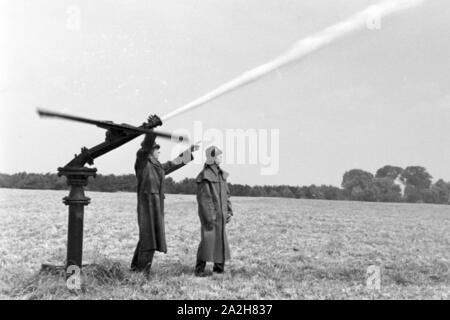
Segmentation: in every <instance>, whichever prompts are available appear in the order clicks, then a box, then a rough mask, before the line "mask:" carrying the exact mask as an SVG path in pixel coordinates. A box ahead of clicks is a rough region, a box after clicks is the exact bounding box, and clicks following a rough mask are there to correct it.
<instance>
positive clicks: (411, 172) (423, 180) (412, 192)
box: [401, 166, 433, 202]
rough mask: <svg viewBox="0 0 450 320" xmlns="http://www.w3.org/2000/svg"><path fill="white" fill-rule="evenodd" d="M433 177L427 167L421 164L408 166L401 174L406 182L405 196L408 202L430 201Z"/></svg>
mask: <svg viewBox="0 0 450 320" xmlns="http://www.w3.org/2000/svg"><path fill="white" fill-rule="evenodd" d="M432 178H433V177H432V176H431V175H430V174H429V173H428V171H427V169H425V168H424V167H419V166H411V167H407V168H406V169H405V170H403V172H402V174H401V179H402V181H404V182H405V184H406V188H405V198H406V201H408V202H430V186H431V183H432V180H431V179H432Z"/></svg>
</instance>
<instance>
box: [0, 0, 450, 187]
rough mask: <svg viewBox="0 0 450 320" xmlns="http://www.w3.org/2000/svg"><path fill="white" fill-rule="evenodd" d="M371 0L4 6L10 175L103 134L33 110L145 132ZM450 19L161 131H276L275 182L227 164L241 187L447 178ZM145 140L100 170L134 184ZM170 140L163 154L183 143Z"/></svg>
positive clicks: (395, 27) (406, 17)
mask: <svg viewBox="0 0 450 320" xmlns="http://www.w3.org/2000/svg"><path fill="white" fill-rule="evenodd" d="M376 2H377V1H370V0H333V1H331V0H328V1H324V0H315V1H300V0H297V1H295V0H245V1H244V0H241V1H238V0H227V1H223V0H209V1H203V0H202V1H200V0H195V1H194V0H164V1H162V0H158V1H156V0H155V1H114V2H113V1H95V2H94V1H76V0H71V1H41V0H39V1H18V0H14V1H1V2H0V47H1V51H0V71H1V72H0V172H3V173H13V172H18V171H29V172H55V171H56V168H57V167H59V166H62V165H64V164H65V163H67V162H68V161H69V160H70V159H71V158H72V157H73V154H74V153H76V152H78V151H79V149H80V148H81V147H82V146H87V147H91V146H93V145H95V144H97V143H100V142H101V141H102V140H103V138H104V131H103V130H101V129H98V128H95V127H90V126H87V125H83V124H77V123H70V122H64V121H57V120H41V119H39V118H38V116H37V115H36V112H35V109H36V107H37V106H41V107H44V108H47V109H52V110H56V111H61V112H68V113H72V114H76V115H82V116H86V117H92V118H95V119H102V120H113V121H117V122H120V123H122V122H127V123H131V124H140V123H142V122H143V121H144V120H145V118H146V117H147V115H148V114H151V113H156V114H159V115H164V114H166V113H168V112H170V111H172V110H174V109H176V108H177V107H179V106H181V105H183V104H185V103H187V102H189V101H191V100H193V99H195V98H197V97H199V96H201V95H203V94H205V93H207V92H208V91H209V90H211V89H214V88H215V87H216V86H218V85H220V84H222V83H223V82H225V81H228V80H230V79H231V78H233V77H234V76H236V75H238V74H240V73H241V72H243V71H245V70H248V69H250V68H252V67H255V66H257V65H259V64H261V63H264V62H265V61H267V60H270V59H271V58H273V57H275V56H277V55H278V54H279V53H281V52H283V51H284V50H286V49H288V48H289V47H290V46H291V45H292V44H293V43H294V42H295V41H297V40H299V39H301V38H303V37H306V36H309V35H311V34H313V33H315V32H317V31H320V30H321V29H323V28H325V27H327V26H329V25H332V24H334V23H336V22H339V21H341V20H342V19H345V18H347V17H348V16H350V15H351V14H353V13H355V12H357V11H359V10H362V9H364V8H366V7H367V6H368V5H370V4H374V3H376ZM78 13H79V17H80V20H79V22H80V24H79V28H77V24H76V22H75V24H74V22H73V20H71V19H72V18H73V15H74V14H75V15H76V14H78ZM449 17H450V4H449V3H448V1H445V0H429V1H427V2H425V4H424V5H422V6H420V7H417V8H414V9H410V10H408V11H405V12H403V13H401V14H398V15H395V16H391V17H389V18H387V19H385V20H382V23H381V29H379V30H369V29H364V30H360V31H358V32H356V33H353V34H352V35H350V36H348V37H346V38H345V39H343V40H341V41H339V42H336V43H335V44H333V45H331V46H329V47H327V48H325V49H323V50H321V51H319V52H317V53H315V54H313V55H311V56H309V57H308V58H307V59H304V60H302V61H301V62H299V63H297V64H294V65H292V66H288V67H286V68H283V69H280V70H279V72H276V73H274V74H272V75H269V76H267V77H265V78H264V79H262V80H261V81H258V82H256V83H254V84H252V85H250V86H248V87H245V88H242V89H241V90H238V91H235V92H233V93H232V94H230V95H227V96H224V97H222V98H220V99H218V100H216V101H214V102H211V103H209V104H207V105H205V106H203V107H201V108H199V109H196V110H195V111H193V112H191V113H188V114H185V115H183V116H180V117H177V118H174V119H173V120H170V121H168V122H167V123H165V124H164V130H166V131H172V130H175V129H179V128H184V129H187V130H193V123H194V122H195V121H201V122H202V125H203V128H204V129H205V130H206V129H211V128H215V129H219V130H226V129H238V128H240V129H267V130H270V129H279V130H280V154H279V165H280V169H279V171H278V173H277V174H275V175H271V176H263V175H261V174H260V169H261V167H260V166H258V165H250V164H246V165H237V164H235V165H231V164H225V165H224V168H225V169H226V170H227V171H229V172H230V173H231V176H230V182H233V183H247V184H293V185H303V184H312V183H315V184H322V183H325V184H334V185H339V184H340V182H341V178H342V175H343V173H344V172H345V171H346V170H348V169H352V168H361V169H364V170H368V171H371V172H374V171H376V169H378V168H379V167H381V166H383V165H385V164H392V165H399V166H403V167H404V166H408V165H422V166H425V167H426V168H427V169H428V170H429V171H430V173H431V174H432V175H433V176H434V177H435V178H444V179H445V180H450V134H449V133H450V132H449V128H450V126H449V122H450V72H449V71H450V41H449V40H450V19H449ZM140 140H141V139H140V138H139V139H137V140H136V141H133V142H131V143H129V144H128V145H126V146H123V147H122V148H120V149H117V150H115V151H113V152H112V153H109V154H107V155H105V156H103V157H101V158H99V159H98V160H97V161H96V164H95V166H96V167H97V168H98V169H99V172H100V173H104V174H108V173H116V174H121V173H132V172H133V163H134V157H135V152H136V149H137V148H138V146H139V142H140ZM160 142H161V144H162V145H163V152H162V160H165V159H168V158H169V156H170V153H171V150H172V147H173V143H172V142H164V141H160ZM200 169H201V164H193V165H190V166H188V167H186V168H183V169H182V170H180V171H178V172H177V173H176V174H174V178H175V179H176V180H179V179H181V178H184V177H192V176H194V175H195V174H196V173H197V172H198V171H199V170H200Z"/></svg>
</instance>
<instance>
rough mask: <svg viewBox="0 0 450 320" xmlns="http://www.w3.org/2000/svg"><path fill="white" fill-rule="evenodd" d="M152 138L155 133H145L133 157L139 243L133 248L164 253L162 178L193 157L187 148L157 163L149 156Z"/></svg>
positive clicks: (153, 139) (152, 142) (165, 246)
mask: <svg viewBox="0 0 450 320" xmlns="http://www.w3.org/2000/svg"><path fill="white" fill-rule="evenodd" d="M154 141H155V136H153V135H147V136H146V138H145V139H144V142H143V143H142V145H141V146H142V148H141V149H139V151H138V152H137V156H136V164H135V171H136V177H137V181H138V185H137V198H138V205H137V212H138V225H139V243H138V248H137V250H136V251H146V250H157V251H161V252H164V253H166V252H167V245H166V236H165V226H164V198H165V195H164V179H165V176H166V175H167V174H170V173H171V172H173V171H175V170H177V169H179V168H181V167H183V166H184V165H185V164H186V163H188V162H189V161H191V160H192V159H193V157H192V155H191V153H190V150H187V151H186V152H184V153H183V154H181V155H180V156H178V157H177V158H176V159H175V160H173V161H168V162H166V163H163V164H161V163H160V162H159V161H158V160H157V159H155V158H154V157H152V156H151V155H150V151H151V147H152V146H153V144H154ZM136 254H137V253H136ZM136 254H135V256H136ZM136 258H137V257H136ZM133 260H134V259H133Z"/></svg>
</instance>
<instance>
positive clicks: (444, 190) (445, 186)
mask: <svg viewBox="0 0 450 320" xmlns="http://www.w3.org/2000/svg"><path fill="white" fill-rule="evenodd" d="M431 191H432V193H433V202H434V203H445V204H448V203H449V198H450V183H446V182H445V181H444V180H442V179H439V180H438V181H436V183H435V184H433V186H432V187H431Z"/></svg>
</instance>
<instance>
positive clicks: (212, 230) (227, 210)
mask: <svg viewBox="0 0 450 320" xmlns="http://www.w3.org/2000/svg"><path fill="white" fill-rule="evenodd" d="M227 177H228V173H226V172H225V171H223V170H221V169H220V168H219V167H218V166H217V165H205V167H204V168H203V170H202V171H201V172H200V174H199V175H198V176H197V179H196V182H197V202H198V214H199V217H200V223H201V225H202V227H201V242H200V245H199V248H198V252H197V260H198V261H212V262H216V263H223V262H225V260H229V259H230V249H229V245H228V239H227V234H226V231H225V225H226V223H227V221H228V220H229V218H230V217H231V216H232V215H233V210H232V207H231V202H230V190H229V188H228V183H227Z"/></svg>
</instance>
